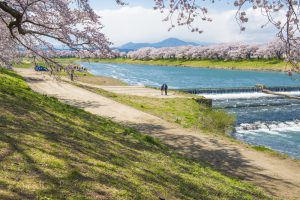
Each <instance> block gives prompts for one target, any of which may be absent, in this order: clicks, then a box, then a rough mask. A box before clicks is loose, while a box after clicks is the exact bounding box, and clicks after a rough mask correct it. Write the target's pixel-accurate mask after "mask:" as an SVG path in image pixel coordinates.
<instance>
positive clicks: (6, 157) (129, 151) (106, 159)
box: [0, 70, 268, 200]
mask: <svg viewBox="0 0 300 200" xmlns="http://www.w3.org/2000/svg"><path fill="white" fill-rule="evenodd" d="M0 99H1V101H0V174H1V176H0V199H7V200H9V199H143V200H144V199H159V197H164V198H166V199H267V198H268V197H267V196H266V195H265V194H264V193H263V192H262V191H260V190H259V189H257V188H256V187H254V186H253V185H251V184H248V183H244V182H240V181H237V180H235V179H232V178H230V177H227V176H224V175H222V174H220V173H219V172H217V171H214V170H212V169H211V168H209V167H208V166H206V165H204V164H202V163H199V162H194V161H192V160H189V159H185V158H182V157H181V156H179V155H177V154H175V153H173V152H171V151H170V150H169V149H168V148H167V147H165V146H164V145H163V144H161V143H160V142H159V141H157V140H156V139H154V138H152V137H150V136H147V135H143V134H140V133H138V132H136V131H135V130H133V129H130V128H127V127H124V126H121V125H120V124H117V123H114V122H112V121H110V120H108V119H104V118H102V117H98V116H95V115H92V114H89V113H87V112H85V111H83V110H81V109H77V108H75V107H72V106H69V105H66V104H63V103H60V102H59V101H58V100H57V99H56V98H50V97H47V96H43V95H40V94H37V93H35V92H33V91H31V90H30V89H29V87H28V86H27V84H26V83H25V82H24V81H23V79H22V78H21V77H19V76H18V75H16V74H15V73H13V72H9V71H6V70H1V71H0Z"/></svg>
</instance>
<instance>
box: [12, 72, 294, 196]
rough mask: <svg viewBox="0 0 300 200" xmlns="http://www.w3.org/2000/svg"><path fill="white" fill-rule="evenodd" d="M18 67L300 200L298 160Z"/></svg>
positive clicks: (57, 92) (88, 106)
mask: <svg viewBox="0 0 300 200" xmlns="http://www.w3.org/2000/svg"><path fill="white" fill-rule="evenodd" d="M17 71H18V73H19V74H21V75H23V76H24V77H25V78H26V79H27V81H28V83H29V85H30V86H31V87H32V89H33V90H35V91H37V92H40V93H43V94H47V95H50V96H55V97H57V98H59V99H61V100H63V101H64V102H67V103H69V104H72V105H75V106H78V107H80V108H83V109H84V110H86V111H89V112H91V113H93V114H97V115H101V116H105V117H109V118H113V120H115V121H119V122H123V123H126V124H128V125H130V126H133V127H136V128H137V129H138V130H140V131H142V132H145V133H147V134H151V135H153V136H155V137H158V138H159V139H161V140H162V141H163V142H164V143H166V144H168V145H169V146H171V147H172V148H174V149H175V150H177V151H178V152H180V153H182V154H183V155H186V156H189V157H192V158H195V159H198V160H200V161H202V162H206V163H210V164H211V165H212V166H213V167H214V168H216V169H218V170H220V171H222V172H223V173H225V174H227V175H231V176H234V177H237V178H239V179H241V180H247V181H249V182H252V183H254V184H256V185H258V186H260V187H262V188H263V189H265V191H267V192H269V193H270V194H272V195H275V196H277V197H281V198H283V199H300V173H299V172H300V164H299V163H298V162H295V161H292V160H290V159H283V158H278V157H275V156H271V155H268V154H265V153H261V152H257V151H254V150H251V149H249V148H247V146H246V145H240V144H236V143H233V142H230V141H229V140H227V139H222V138H214V137H212V136H209V135H204V134H197V133H196V132H193V131H192V130H188V129H183V128H181V127H179V126H177V125H174V124H171V123H168V122H166V121H164V120H162V119H160V118H158V117H155V116H152V115H150V114H147V113H144V112H141V111H139V110H136V109H134V108H131V107H129V106H126V105H123V104H120V103H117V102H115V101H113V100H111V99H108V98H106V97H103V96H100V95H97V94H95V93H92V92H89V91H87V90H84V89H81V88H78V87H75V86H73V85H70V84H68V83H62V82H61V83H58V82H56V81H53V80H52V78H49V77H44V78H43V77H42V76H41V75H40V74H39V73H36V72H34V71H33V70H28V69H17Z"/></svg>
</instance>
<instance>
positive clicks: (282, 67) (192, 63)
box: [59, 58, 290, 72]
mask: <svg viewBox="0 0 300 200" xmlns="http://www.w3.org/2000/svg"><path fill="white" fill-rule="evenodd" d="M59 60H69V61H74V62H76V61H82V62H102V63H116V64H141V65H154V66H155V65H156V66H175V67H199V68H212V69H228V70H251V71H252V70H253V71H273V72H284V71H288V70H289V69H290V65H289V64H288V63H286V62H284V61H283V60H277V59H261V60H258V59H252V60H236V61H224V60H185V59H159V60H134V59H129V58H111V59H99V58H84V59H79V58H61V59H59Z"/></svg>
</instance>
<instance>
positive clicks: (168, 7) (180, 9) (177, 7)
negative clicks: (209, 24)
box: [154, 0, 300, 70]
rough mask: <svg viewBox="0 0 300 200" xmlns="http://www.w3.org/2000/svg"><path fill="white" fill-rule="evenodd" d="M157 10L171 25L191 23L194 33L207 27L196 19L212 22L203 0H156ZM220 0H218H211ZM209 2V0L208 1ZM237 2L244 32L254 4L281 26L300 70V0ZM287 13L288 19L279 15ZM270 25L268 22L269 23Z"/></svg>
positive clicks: (288, 56)
mask: <svg viewBox="0 0 300 200" xmlns="http://www.w3.org/2000/svg"><path fill="white" fill-rule="evenodd" d="M154 1H155V5H156V6H155V9H158V10H160V12H162V13H166V17H165V21H170V22H171V28H170V29H172V28H174V27H175V26H176V25H177V26H188V27H189V28H190V29H191V31H192V32H198V33H202V32H203V30H202V29H201V28H199V27H198V26H197V24H196V25H195V19H197V18H199V19H201V20H203V21H212V20H213V19H211V18H209V17H208V10H207V8H206V7H205V6H203V5H204V3H205V1H201V0H198V1H197V0H154ZM208 1H209V2H211V3H216V2H217V1H215V0H208ZM206 2H207V1H206ZM232 2H233V5H234V6H235V7H237V13H236V20H237V23H238V25H239V26H240V29H241V31H244V30H245V29H246V27H245V24H246V23H247V22H248V21H249V19H248V17H247V10H249V9H248V8H249V7H252V9H254V10H259V11H260V12H261V14H262V15H263V16H265V17H266V18H267V20H268V22H267V24H272V25H273V26H275V27H276V28H277V29H278V32H277V36H278V37H279V38H280V39H281V40H282V41H283V42H284V44H285V54H286V60H287V61H289V62H290V63H292V64H293V66H294V68H295V69H296V70H299V66H298V63H299V61H300V56H299V45H300V41H299V39H300V37H299V35H300V28H299V10H300V7H299V6H300V3H299V1H297V0H234V1H232ZM281 13H284V15H283V16H285V17H284V18H280V17H278V16H279V15H280V14H281ZM267 24H266V25H267Z"/></svg>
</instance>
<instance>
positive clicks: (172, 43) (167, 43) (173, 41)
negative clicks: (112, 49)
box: [117, 38, 207, 51]
mask: <svg viewBox="0 0 300 200" xmlns="http://www.w3.org/2000/svg"><path fill="white" fill-rule="evenodd" d="M187 45H192V46H198V45H207V44H198V43H195V42H185V41H183V40H179V39H177V38H168V39H166V40H163V41H160V42H156V43H133V42H129V43H127V44H124V45H122V46H120V47H117V49H119V50H120V51H132V50H138V49H141V48H144V47H154V48H162V47H178V46H187Z"/></svg>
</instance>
